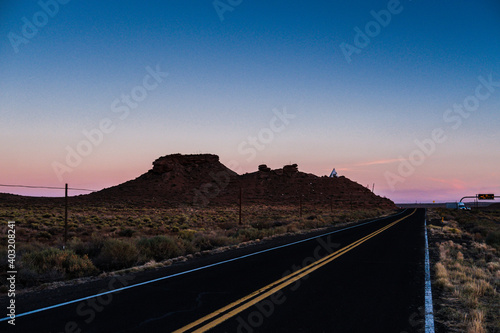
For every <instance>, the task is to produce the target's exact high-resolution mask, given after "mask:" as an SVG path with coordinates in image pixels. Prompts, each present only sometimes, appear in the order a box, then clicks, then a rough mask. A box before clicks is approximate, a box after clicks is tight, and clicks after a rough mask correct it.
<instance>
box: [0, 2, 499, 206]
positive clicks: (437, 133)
mask: <svg viewBox="0 0 500 333" xmlns="http://www.w3.org/2000/svg"><path fill="white" fill-rule="evenodd" d="M0 22H1V23H2V24H1V26H0V36H1V41H0V77H1V80H0V115H1V118H0V153H1V163H0V184H25V185H43V186H56V187H58V186H64V183H69V185H70V187H76V188H90V189H97V190H98V189H102V188H104V187H109V186H113V185H116V184H119V183H122V182H124V181H127V180H130V179H134V178H136V177H137V176H139V175H141V174H142V173H144V172H146V171H147V170H149V169H150V168H151V163H152V162H153V161H154V160H155V159H156V158H158V157H160V156H163V155H168V154H173V153H183V154H195V153H213V154H217V155H219V156H220V160H221V162H222V163H224V164H226V165H227V166H228V167H230V168H232V169H233V170H234V171H237V172H239V173H244V172H253V171H256V170H257V166H258V165H259V164H262V163H265V164H267V165H268V166H270V167H271V168H280V167H282V166H283V165H285V164H289V163H297V164H298V165H299V170H301V171H304V172H309V173H314V174H316V175H320V176H321V175H328V174H329V173H330V172H331V170H332V168H334V167H335V168H336V169H337V171H338V172H339V174H340V175H345V176H346V177H348V178H350V179H352V180H354V181H357V182H358V183H360V184H362V185H364V186H366V185H369V187H370V188H371V187H372V184H373V183H375V193H376V194H379V195H382V196H386V197H388V198H390V199H392V200H393V201H395V202H415V201H419V202H432V201H433V200H435V201H437V202H441V201H456V200H459V199H460V198H461V197H462V196H464V195H474V194H476V193H495V194H497V195H498V194H500V172H499V166H500V149H499V146H500V3H499V2H498V1H496V0H478V1H474V2H472V1H430V0H413V1H410V0H406V1H400V2H398V1H394V0H391V1H385V0H384V1H362V2H361V1H342V2H341V1H249V0H243V1H237V0H232V1H228V0H220V1H213V0H208V1H186V0H179V1H168V0H167V1H76V0H73V1H67V0H64V1H63V0H60V2H57V1H56V0H42V1H40V2H38V1H13V0H7V1H2V2H1V4H0ZM167 73H168V74H167ZM101 133H102V135H101ZM75 154H78V156H76V157H75V156H74V155H75ZM68 155H71V156H70V157H68ZM0 192H8V193H18V194H25V195H44V196H54V195H55V196H59V195H61V192H57V191H51V190H34V189H16V188H5V187H0ZM78 193H83V192H78V191H73V192H72V193H71V194H78Z"/></svg>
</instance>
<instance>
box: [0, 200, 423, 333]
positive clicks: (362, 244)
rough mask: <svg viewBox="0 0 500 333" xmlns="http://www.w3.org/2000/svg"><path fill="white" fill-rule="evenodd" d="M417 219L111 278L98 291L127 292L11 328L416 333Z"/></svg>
mask: <svg viewBox="0 0 500 333" xmlns="http://www.w3.org/2000/svg"><path fill="white" fill-rule="evenodd" d="M424 219H425V211H424V210H423V209H417V210H406V211H403V212H402V213H400V214H399V215H396V216H392V217H389V218H384V219H379V220H374V221H373V222H369V223H363V224H361V225H358V226H356V227H351V228H348V229H346V230H341V231H335V232H334V233H330V234H328V235H325V236H322V237H319V238H313V239H310V240H306V241H301V242H298V243H296V244H292V245H289V246H282V247H279V248H275V249H273V250H270V251H263V252H261V253H258V254H255V255H248V253H246V256H244V257H241V256H242V254H245V253H241V252H238V251H236V252H232V253H230V254H225V257H224V259H223V260H225V261H227V262H224V263H221V264H218V263H217V262H211V263H210V264H211V265H212V266H210V267H205V268H201V269H199V268H200V266H199V265H198V266H196V265H194V266H193V264H192V265H191V266H190V265H186V266H185V267H184V266H182V265H181V268H178V267H177V268H175V267H174V268H172V269H171V271H167V273H164V272H163V271H162V272H163V273H162V274H163V276H162V277H157V278H159V280H158V281H155V282H147V281H141V280H140V279H137V280H134V281H127V280H125V279H124V278H122V279H111V280H108V282H107V286H106V288H103V289H102V290H101V291H103V292H105V291H106V290H113V289H117V288H120V287H123V286H126V287H125V288H128V289H125V290H122V291H120V292H118V293H111V294H103V295H101V296H99V297H90V298H88V299H85V300H79V301H77V302H73V303H71V302H70V304H67V305H63V306H57V307H54V308H52V309H47V310H44V311H40V312H35V313H31V314H26V315H23V316H19V317H17V318H16V326H15V327H16V330H15V331H16V332H173V331H176V332H204V331H209V332H245V333H250V332H398V333H400V332H422V331H423V327H424V283H425V281H424V276H425V272H424V245H425V241H424ZM260 250H261V251H262V249H260ZM235 258H239V259H236V260H233V259H235ZM221 260H222V259H221ZM204 264H205V265H206V262H205V263H204ZM185 271H189V272H187V273H183V272H185ZM175 274H178V275H175ZM166 276H170V277H168V278H166ZM138 282H139V283H144V282H145V283H144V284H141V285H138V286H134V287H131V286H133V285H134V283H135V284H137V283H138ZM61 297H62V296H61ZM25 302H26V301H25ZM48 303H50V304H58V302H57V297H55V296H54V299H51V300H50V301H49V302H48ZM20 307H21V309H18V314H21V313H23V312H22V311H23V306H22V305H20ZM2 308H4V309H5V307H4V306H2ZM24 308H25V309H26V310H25V311H24V313H26V312H27V311H28V309H29V310H35V309H33V308H30V307H29V305H28V304H25V305H24ZM9 330H10V331H12V327H11V326H10V325H8V324H7V322H6V321H2V322H0V331H9Z"/></svg>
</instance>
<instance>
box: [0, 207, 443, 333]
mask: <svg viewBox="0 0 500 333" xmlns="http://www.w3.org/2000/svg"><path fill="white" fill-rule="evenodd" d="M407 210H408V209H405V210H404V211H402V212H401V213H398V214H394V215H391V216H385V217H379V218H377V219H374V220H371V221H369V222H365V223H361V224H357V225H354V226H351V227H346V228H343V229H339V230H335V231H331V232H327V233H325V234H321V235H318V236H313V237H310V238H307V239H302V240H300V241H296V242H293V243H288V244H284V245H280V246H276V247H273V248H270V249H266V250H261V251H257V252H254V253H249V254H245V255H243V256H241V257H237V258H232V259H227V260H223V261H219V262H216V263H214V264H210V265H206V266H202V267H198V268H194V269H190V270H188V271H184V272H179V273H175V274H172V275H167V276H162V277H160V278H157V279H153V280H148V281H144V282H140V283H136V284H132V285H130V286H125V287H121V288H117V289H113V290H109V291H105V292H102V293H99V294H95V295H91V296H87V297H82V298H78V299H75V300H72V301H67V302H63V303H59V304H55V305H51V306H47V307H44V308H40V309H36V310H32V311H28V312H24V313H20V314H16V318H18V317H23V316H27V315H31V314H35V313H38V312H42V311H46V310H51V309H55V308H59V307H61V306H65V305H69V304H73V303H77V302H81V301H85V300H88V299H91V298H95V297H99V296H103V295H108V294H112V293H116V292H120V291H123V290H126V289H130V288H134V287H139V286H143V285H146V284H150V283H153V282H158V281H161V280H166V279H170V278H173V277H176V276H179V275H184V274H188V273H192V272H196V271H200V270H202V269H206V268H210V267H214V266H219V265H222V264H226V263H229V262H232V261H236V260H240V259H244V258H248V257H251V256H254V255H257V254H261V253H265V252H270V251H274V250H277V249H281V248H284V247H288V246H292V245H296V244H299V243H304V242H307V241H310V240H313V239H316V238H320V237H323V236H327V235H331V234H335V233H337V232H341V231H345V230H349V229H353V228H357V227H361V226H363V225H366V224H370V223H374V222H377V221H380V220H383V219H387V218H390V217H395V216H399V215H401V214H403V213H404V212H406V211H407ZM426 237H427V233H426ZM426 240H427V238H426ZM426 246H427V243H426ZM426 260H427V259H426ZM426 273H427V271H426ZM426 276H427V274H426ZM426 299H427V293H426ZM426 304H427V301H426ZM431 305H432V302H431ZM9 319H11V318H10V317H4V318H1V319H0V322H2V321H6V320H9ZM426 322H427V320H426ZM426 332H427V331H426ZM433 332H434V331H433Z"/></svg>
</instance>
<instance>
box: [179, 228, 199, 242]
mask: <svg viewBox="0 0 500 333" xmlns="http://www.w3.org/2000/svg"><path fill="white" fill-rule="evenodd" d="M195 234H196V230H193V229H185V230H179V237H180V238H182V239H186V240H189V241H192V240H193V239H194V236H195Z"/></svg>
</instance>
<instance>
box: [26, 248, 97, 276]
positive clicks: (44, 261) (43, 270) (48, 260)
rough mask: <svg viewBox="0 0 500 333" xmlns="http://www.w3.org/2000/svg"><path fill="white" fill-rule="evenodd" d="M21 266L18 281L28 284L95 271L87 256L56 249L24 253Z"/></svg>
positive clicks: (89, 273) (88, 273)
mask: <svg viewBox="0 0 500 333" xmlns="http://www.w3.org/2000/svg"><path fill="white" fill-rule="evenodd" d="M21 265H22V269H21V270H20V274H19V275H20V276H19V279H20V280H21V281H22V282H25V283H26V282H27V283H28V284H29V283H33V282H47V281H51V280H61V279H72V278H77V277H82V276H86V275H91V274H93V273H95V272H96V271H97V269H96V267H95V266H94V264H93V263H92V261H91V260H90V259H89V258H88V257H87V256H83V257H80V256H78V255H77V254H76V253H74V252H73V251H71V250H60V249H56V248H48V249H44V250H41V251H35V252H29V253H26V254H24V255H23V257H22V258H21ZM23 280H24V281H23Z"/></svg>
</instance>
